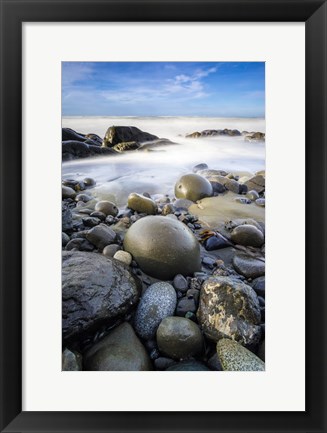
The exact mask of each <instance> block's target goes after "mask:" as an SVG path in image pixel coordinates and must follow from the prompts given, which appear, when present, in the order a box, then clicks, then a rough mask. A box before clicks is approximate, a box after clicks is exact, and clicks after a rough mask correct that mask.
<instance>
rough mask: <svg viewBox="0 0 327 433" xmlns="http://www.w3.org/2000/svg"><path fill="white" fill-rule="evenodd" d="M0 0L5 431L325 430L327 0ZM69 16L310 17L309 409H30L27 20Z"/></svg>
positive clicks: (0, 314)
mask: <svg viewBox="0 0 327 433" xmlns="http://www.w3.org/2000/svg"><path fill="white" fill-rule="evenodd" d="M0 4H1V128H0V133H1V156H0V163H1V170H0V176H1V195H0V197H1V212H0V216H1V220H0V229H1V237H0V239H1V249H0V254H1V255H0V266H1V268H0V269H1V272H0V275H1V311H0V323H1V338H0V344H1V365H0V374H1V376H0V388H1V389H0V392H1V394H0V402H1V418H0V429H1V432H43V431H44V432H50V431H51V432H88V431H90V432H93V433H96V432H100V431H101V432H105V431H107V432H112V433H113V432H121V433H123V432H152V433H155V432H162V433H163V432H174V433H177V432H181V433H182V432H245V431H246V432H266V431H267V432H268V431H270V432H307V433H308V432H316V433H318V432H326V431H327V424H326V407H327V401H326V395H327V392H326V391H327V387H326V378H327V374H326V364H327V359H326V352H327V351H326V347H327V346H326V329H327V326H326V325H327V323H326V317H327V308H326V299H327V296H326V274H325V268H326V222H325V221H326V167H327V166H326V137H327V130H326V120H327V117H326V96H327V93H326V85H327V79H326V77H327V70H326V65H327V62H326V61H327V51H326V48H327V44H326V34H327V5H326V1H321V0H286V1H284V0H260V1H259V0H223V1H220V0H211V1H210V0H202V1H201V0H176V1H167V0H166V1H165V0H159V1H151V0H148V1H139V0H134V1H131V0H128V1H126V0H120V1H111V0H102V1H100V0H94V1H91V0H66V1H60V0H50V1H47V0H26V1H24V0H0ZM68 21H76V22H78V21H80V22H81V21H83V22H99V21H101V22H105V21H152V22H160V21H169V22H177V21H193V22H209V21H210V22H212V21H220V22H232V21H234V22H240V21H245V22H246V21H247V22H249V21H250V22H295V21H297V22H305V30H306V36H305V44H306V46H305V49H306V66H305V68H306V70H305V73H306V89H305V95H306V135H305V139H306V191H305V192H306V231H305V234H304V233H303V234H302V235H303V245H305V254H306V281H305V283H306V335H305V337H306V411H305V412H192V413H188V412H187V413H186V412H185V413H183V412H156V413H154V412H22V404H21V401H22V256H21V251H22V218H23V216H22V182H23V178H22V116H21V115H22V23H23V22H68ZM294 332H296V330H294ZM286 337H287V336H286ZM294 362H296V360H295V361H294ZM281 392H282V390H281ZM258 398H259V396H258Z"/></svg>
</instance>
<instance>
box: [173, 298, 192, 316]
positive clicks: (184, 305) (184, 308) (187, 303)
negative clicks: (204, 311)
mask: <svg viewBox="0 0 327 433" xmlns="http://www.w3.org/2000/svg"><path fill="white" fill-rule="evenodd" d="M188 312H191V313H195V312H196V303H195V300H194V299H193V298H191V299H189V298H185V297H184V298H182V299H180V300H179V301H178V304H177V308H176V315H177V316H181V317H184V316H185V314H186V313H188Z"/></svg>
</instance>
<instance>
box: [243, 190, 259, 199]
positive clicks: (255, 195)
mask: <svg viewBox="0 0 327 433" xmlns="http://www.w3.org/2000/svg"><path fill="white" fill-rule="evenodd" d="M246 197H247V198H248V199H250V200H251V201H255V200H256V199H257V198H259V194H258V193H257V191H255V190H254V189H252V190H251V191H248V192H247V194H246Z"/></svg>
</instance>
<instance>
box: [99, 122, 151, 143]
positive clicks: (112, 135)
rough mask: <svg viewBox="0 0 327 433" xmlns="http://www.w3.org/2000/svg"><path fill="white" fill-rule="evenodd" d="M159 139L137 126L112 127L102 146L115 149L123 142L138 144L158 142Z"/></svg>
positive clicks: (108, 130)
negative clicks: (114, 147)
mask: <svg viewBox="0 0 327 433" xmlns="http://www.w3.org/2000/svg"><path fill="white" fill-rule="evenodd" d="M158 138H159V137H157V136H156V135H153V134H149V133H148V132H144V131H141V130H140V129H139V128H136V127H135V126H110V128H108V129H107V132H106V135H105V136H104V139H103V143H102V146H103V147H113V146H115V145H116V144H119V143H123V142H138V143H143V142H145V141H152V140H157V139H158Z"/></svg>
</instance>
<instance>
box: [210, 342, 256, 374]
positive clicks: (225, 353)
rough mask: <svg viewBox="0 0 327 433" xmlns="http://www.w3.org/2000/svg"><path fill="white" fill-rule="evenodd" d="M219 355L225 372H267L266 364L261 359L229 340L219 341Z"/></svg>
mask: <svg viewBox="0 0 327 433" xmlns="http://www.w3.org/2000/svg"><path fill="white" fill-rule="evenodd" d="M217 354H218V358H219V360H220V362H221V365H222V368H223V370H224V371H264V370H265V364H264V362H263V361H262V360H261V359H260V358H258V357H257V356H256V355H255V354H254V353H252V352H250V351H249V350H248V349H246V348H245V347H243V346H241V345H240V344H239V343H237V342H236V341H233V340H230V339H228V338H223V339H221V340H219V341H218V343H217Z"/></svg>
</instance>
